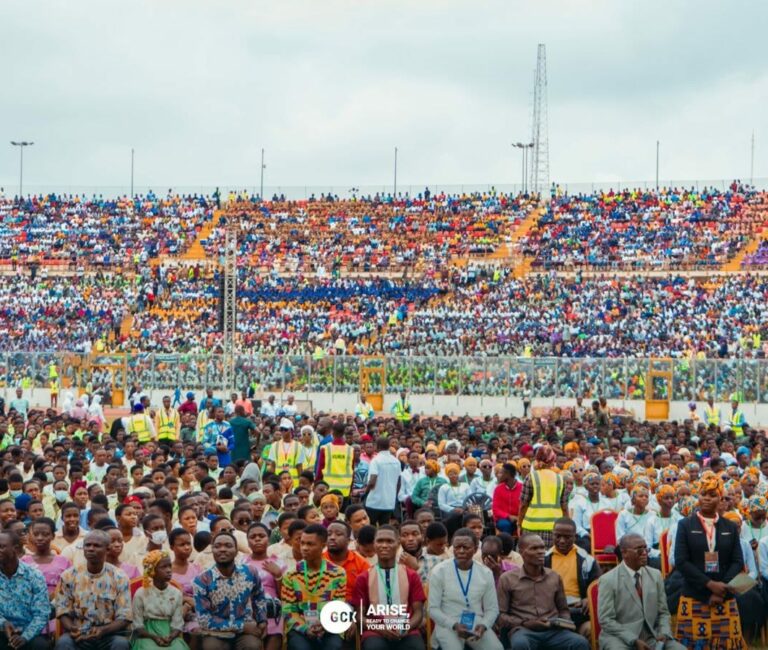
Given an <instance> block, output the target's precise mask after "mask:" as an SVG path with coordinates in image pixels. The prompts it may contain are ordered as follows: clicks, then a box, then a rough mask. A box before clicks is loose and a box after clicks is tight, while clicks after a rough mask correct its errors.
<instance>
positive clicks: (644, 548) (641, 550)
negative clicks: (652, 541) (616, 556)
mask: <svg viewBox="0 0 768 650" xmlns="http://www.w3.org/2000/svg"><path fill="white" fill-rule="evenodd" d="M627 550H628V551H634V552H635V553H637V554H638V555H648V553H650V552H651V549H649V548H648V547H647V546H638V547H637V548H628V549H627Z"/></svg>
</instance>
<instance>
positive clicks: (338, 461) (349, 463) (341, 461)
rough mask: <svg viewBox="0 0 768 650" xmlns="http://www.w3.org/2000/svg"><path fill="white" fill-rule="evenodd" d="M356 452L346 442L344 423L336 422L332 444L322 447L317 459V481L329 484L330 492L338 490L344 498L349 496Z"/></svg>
mask: <svg viewBox="0 0 768 650" xmlns="http://www.w3.org/2000/svg"><path fill="white" fill-rule="evenodd" d="M354 456H355V452H354V450H353V449H352V446H351V445H348V444H347V443H346V442H345V441H344V423H343V422H335V423H334V425H333V438H332V440H331V442H329V443H328V444H325V445H323V446H322V447H320V451H319V452H318V458H317V473H316V475H317V480H318V481H319V480H321V479H322V480H323V481H325V482H326V483H327V484H328V490H329V491H331V490H338V491H339V492H341V494H342V496H344V498H347V497H348V496H349V491H350V488H351V487H352V476H353V474H354Z"/></svg>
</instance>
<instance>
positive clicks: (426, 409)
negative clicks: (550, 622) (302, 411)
mask: <svg viewBox="0 0 768 650" xmlns="http://www.w3.org/2000/svg"><path fill="white" fill-rule="evenodd" d="M66 392H67V390H66V389H65V390H64V391H62V393H61V394H60V395H59V407H61V404H62V402H63V400H64V395H65V393H66ZM0 394H2V395H3V397H4V398H5V403H6V405H7V404H8V403H9V402H10V401H11V400H12V399H14V397H15V393H14V389H13V388H5V389H2V390H1V391H0ZM169 394H170V395H173V392H172V391H164V390H152V391H150V392H149V395H150V402H151V404H152V405H157V406H159V405H160V404H161V402H162V398H163V396H164V395H169ZM215 394H216V395H217V396H220V397H223V396H224V395H225V393H224V391H216V393H215ZM271 394H274V395H275V397H276V398H277V400H278V401H280V400H281V399H283V398H284V397H285V396H286V395H287V394H288V393H287V392H286V393H280V392H274V393H270V392H264V393H262V394H260V395H258V396H257V398H263V399H265V400H266V398H267V397H268V396H269V395H271ZM195 395H196V398H197V399H198V400H199V399H201V398H202V397H204V396H205V392H204V391H196V392H195ZM295 395H296V402H297V403H298V404H299V405H302V406H303V405H304V404H306V403H307V402H310V403H311V405H312V410H313V412H315V413H317V412H318V411H326V412H334V413H342V412H343V413H353V412H354V410H355V405H356V404H357V398H358V396H357V395H356V394H355V393H313V392H310V393H305V392H303V391H302V392H298V393H295ZM25 397H26V398H27V399H29V401H30V403H31V404H32V405H33V406H36V407H46V406H48V405H49V404H50V391H49V390H48V389H47V388H46V389H43V388H35V389H33V390H32V391H31V393H30V391H26V393H25ZM396 399H397V395H386V396H385V397H384V411H385V412H386V413H389V412H390V409H391V408H392V405H393V404H394V403H395V400H396ZM408 399H409V401H410V402H411V405H412V407H413V412H414V413H418V414H423V415H439V416H442V415H451V416H460V415H469V416H471V417H483V416H486V415H495V414H498V415H499V416H501V417H510V416H515V417H521V416H522V415H523V401H522V399H520V398H517V397H508V398H505V397H480V396H474V395H435V396H432V395H410V396H409V397H408ZM575 403H576V402H575V400H573V399H566V398H541V397H534V398H533V399H532V400H531V408H532V409H533V411H534V412H537V413H539V414H546V412H547V411H548V410H549V409H551V408H554V407H560V408H571V407H573V406H574V405H575ZM590 403H591V400H589V399H585V400H584V404H585V405H586V406H589V404H590ZM697 404H698V413H699V417H703V415H704V406H705V403H704V402H698V403H697ZM608 405H609V407H610V408H611V409H612V411H613V412H615V413H617V414H620V413H622V412H623V413H626V415H629V416H632V417H634V419H636V420H640V421H642V420H644V419H645V401H643V400H611V399H609V400H608ZM715 405H716V406H717V407H718V408H719V409H720V413H721V416H722V417H723V418H727V416H728V414H729V413H730V411H731V405H730V403H729V402H716V403H715ZM115 406H116V407H120V406H121V405H115ZM122 406H125V405H122ZM741 408H742V411H743V412H744V417H745V418H746V420H747V423H748V424H749V425H751V426H768V404H758V403H755V402H745V403H744V404H742V405H741ZM688 413H689V411H688V402H683V401H671V402H670V409H669V418H670V420H678V421H682V420H684V419H686V418H687V417H688Z"/></svg>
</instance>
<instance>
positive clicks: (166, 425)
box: [157, 409, 178, 440]
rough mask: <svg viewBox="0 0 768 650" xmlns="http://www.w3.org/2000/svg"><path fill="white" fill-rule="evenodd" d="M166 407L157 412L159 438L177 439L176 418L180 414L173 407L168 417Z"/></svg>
mask: <svg viewBox="0 0 768 650" xmlns="http://www.w3.org/2000/svg"><path fill="white" fill-rule="evenodd" d="M166 417H167V416H166V414H165V409H161V410H160V412H159V413H158V414H157V418H158V426H157V439H158V440H176V418H177V417H178V414H177V413H176V411H175V410H174V409H171V415H170V419H166Z"/></svg>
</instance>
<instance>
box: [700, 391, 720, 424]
mask: <svg viewBox="0 0 768 650" xmlns="http://www.w3.org/2000/svg"><path fill="white" fill-rule="evenodd" d="M704 415H705V416H706V417H707V426H709V427H711V426H714V427H716V428H720V409H718V408H717V407H716V406H715V401H714V399H712V398H711V397H709V398H707V405H706V406H705V407H704Z"/></svg>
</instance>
